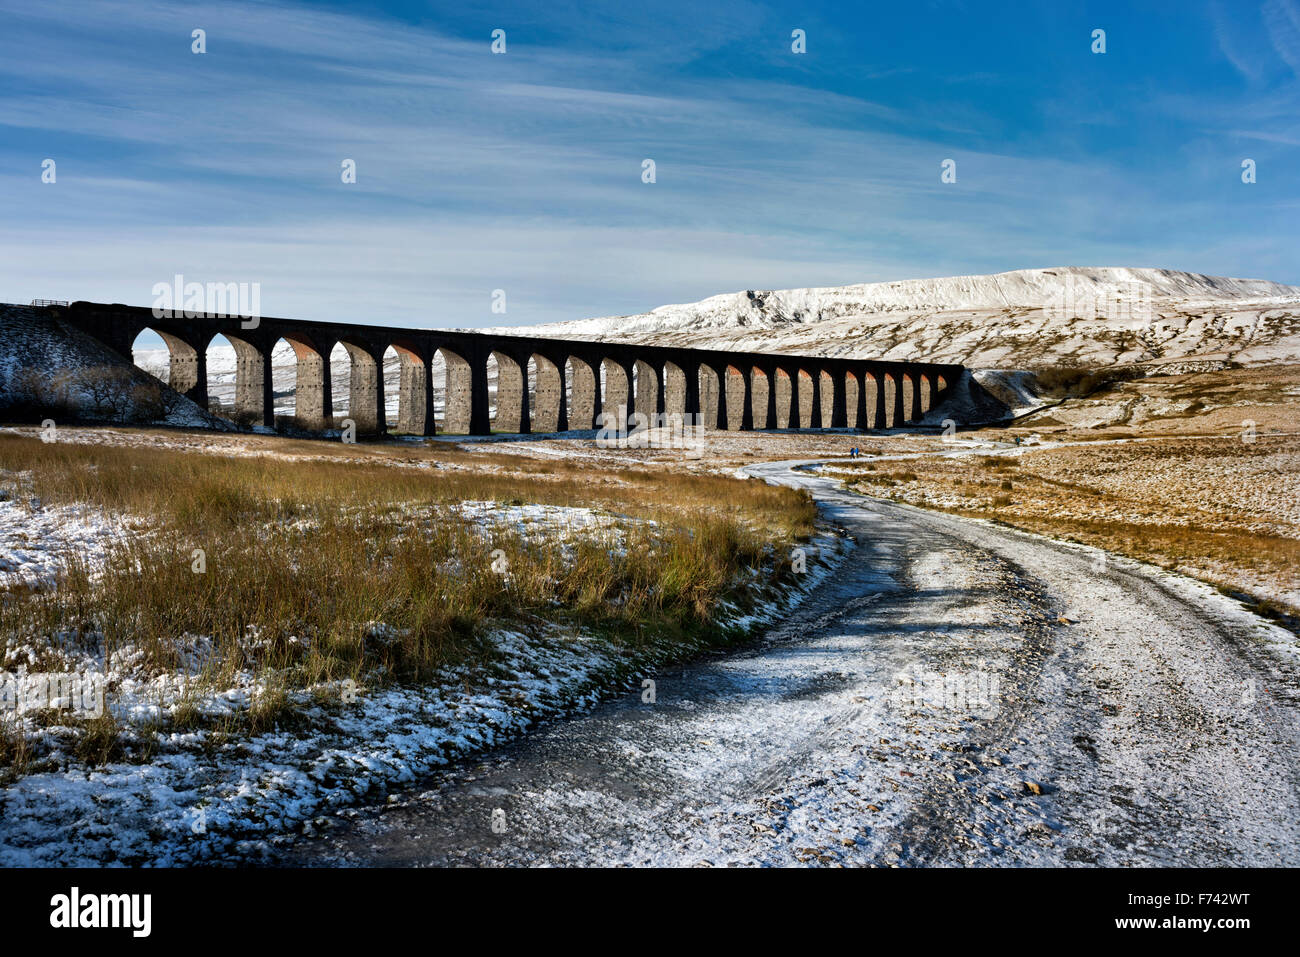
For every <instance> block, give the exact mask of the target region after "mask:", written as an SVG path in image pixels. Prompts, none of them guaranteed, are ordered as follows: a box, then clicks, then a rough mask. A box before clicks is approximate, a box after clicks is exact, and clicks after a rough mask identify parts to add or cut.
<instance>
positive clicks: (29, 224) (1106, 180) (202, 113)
mask: <svg viewBox="0 0 1300 957" xmlns="http://www.w3.org/2000/svg"><path fill="white" fill-rule="evenodd" d="M1122 9H1123V8H1122V7H1117V8H1116V10H1122ZM1235 9H1236V5H1235V4H1234V5H1232V7H1231V8H1228V7H1227V6H1226V5H1225V6H1219V5H1214V4H1209V5H1207V6H1206V7H1204V8H1203V9H1201V10H1200V11H1199V15H1198V16H1195V17H1193V18H1192V25H1191V26H1189V27H1187V28H1186V29H1185V34H1180V35H1179V36H1177V37H1176V38H1175V39H1174V40H1172V41H1169V43H1170V44H1172V45H1171V46H1170V49H1169V50H1168V51H1166V52H1167V53H1168V54H1169V55H1170V57H1171V62H1170V63H1166V64H1162V63H1160V62H1155V63H1151V62H1148V61H1149V60H1151V59H1153V58H1152V57H1146V58H1144V59H1141V60H1138V59H1136V58H1135V55H1133V54H1126V53H1125V52H1123V51H1124V49H1125V48H1126V47H1130V46H1132V39H1131V37H1132V36H1138V35H1142V32H1143V31H1144V30H1149V29H1150V24H1149V23H1145V22H1140V21H1138V20H1136V19H1135V20H1133V22H1131V23H1128V22H1126V20H1125V16H1126V15H1125V14H1122V13H1112V14H1111V15H1110V16H1109V17H1107V18H1106V23H1107V25H1108V27H1109V34H1110V37H1111V38H1112V43H1113V44H1115V46H1116V49H1117V53H1116V55H1115V56H1114V58H1113V59H1112V60H1110V61H1107V60H1105V58H1101V57H1098V58H1095V59H1090V56H1091V55H1090V54H1089V53H1088V50H1087V46H1088V37H1089V35H1090V25H1089V24H1088V23H1087V22H1085V21H1073V20H1065V19H1062V15H1061V14H1059V13H1056V12H1054V11H1052V10H1051V9H1050V5H1045V6H1044V7H1043V9H1042V10H1040V11H1038V12H1037V16H1035V17H1024V18H1020V19H1017V20H1016V21H1014V22H1011V21H1010V20H1009V21H1008V23H1009V26H1008V27H1007V29H1019V30H1024V31H1026V36H1025V37H1024V38H1023V39H1019V40H1018V38H1016V37H1009V38H1004V39H1003V40H1002V41H1000V42H1003V43H1005V44H1006V46H1007V48H1008V49H1013V48H1015V47H1017V45H1019V46H1024V47H1026V48H1027V49H1028V48H1029V45H1030V44H1031V42H1033V43H1036V44H1037V47H1036V48H1033V49H1029V51H1028V52H1027V53H1026V55H1025V58H1024V59H1023V61H1020V62H1016V61H1014V60H1010V61H1008V62H1006V63H1005V64H1004V70H1003V72H999V69H998V67H999V63H997V62H992V63H984V62H982V61H980V59H979V53H978V50H975V51H973V52H972V51H966V50H965V48H964V47H961V46H960V44H959V43H958V39H959V37H960V36H961V35H962V34H963V32H964V31H969V30H971V29H973V25H972V22H970V20H969V18H972V17H978V16H979V13H978V11H972V10H965V9H964V8H960V7H949V6H945V7H944V8H943V10H942V11H941V13H940V14H935V15H932V16H929V17H928V18H926V17H925V12H924V11H922V12H921V13H920V14H908V13H907V12H906V11H902V12H900V11H894V12H891V13H887V14H882V15H880V16H881V17H891V16H892V17H897V18H905V17H907V16H909V15H911V16H915V17H917V18H918V19H917V20H916V21H915V23H917V24H920V23H924V24H926V25H927V28H928V29H930V30H932V31H935V36H936V37H938V39H939V42H938V44H937V45H938V46H939V47H940V48H942V49H943V50H944V51H945V57H946V59H936V60H934V61H933V62H924V61H920V60H918V59H917V56H919V54H916V55H913V54H912V53H911V52H910V50H911V48H908V50H909V53H908V56H909V59H908V60H907V61H906V62H904V61H902V60H900V61H898V62H893V61H891V60H890V55H891V54H890V49H889V45H888V44H882V43H880V42H879V34H880V33H881V21H880V20H879V19H878V20H875V21H872V22H870V23H869V24H868V23H865V22H864V23H862V24H855V23H852V22H849V23H840V22H836V23H835V24H833V25H831V24H830V22H829V21H830V16H831V15H830V14H826V13H823V14H821V15H820V17H819V16H817V15H816V14H809V13H808V12H807V11H804V10H802V9H801V8H790V9H786V8H784V7H782V6H780V5H759V4H748V3H747V4H743V5H742V4H727V5H723V6H722V7H721V8H720V9H719V10H718V11H713V12H710V11H704V10H700V9H698V8H697V7H696V6H687V5H681V6H677V5H673V4H669V5H667V6H665V7H663V8H660V9H659V10H658V13H657V15H656V17H649V15H648V14H645V13H644V12H643V13H642V14H638V15H636V16H634V17H632V16H624V15H621V14H619V13H618V12H617V11H618V8H616V7H613V6H611V7H609V8H604V9H597V10H596V11H594V12H593V11H592V10H591V9H590V8H581V9H580V8H579V7H577V6H565V5H556V4H552V5H541V4H539V5H535V6H530V7H528V9H527V10H526V11H525V12H523V13H515V14H510V15H507V14H505V13H503V12H501V11H492V10H491V9H490V8H483V10H481V11H480V10H478V9H477V8H474V9H468V10H463V11H460V12H459V13H458V14H456V15H455V16H449V17H447V18H444V19H443V20H435V18H434V17H433V16H432V15H431V14H430V13H429V12H428V11H427V10H417V9H416V8H414V7H413V8H411V9H410V10H407V9H405V8H402V7H400V6H399V7H396V8H394V9H392V10H389V11H388V12H387V13H385V14H380V13H367V14H361V13H355V12H348V11H347V9H346V8H342V7H340V8H336V9H325V8H321V7H311V8H307V7H304V6H297V5H291V4H278V3H277V4H244V3H223V4H220V5H211V6H204V5H198V6H195V5H188V4H187V5H178V4H163V3H135V2H132V3H113V2H108V3H77V2H70V3H61V4H58V5H47V6H37V7H34V8H33V7H28V6H20V5H17V4H14V5H12V6H11V7H4V6H0V17H2V18H3V21H4V26H5V29H4V30H3V31H0V84H3V92H0V134H3V136H2V138H0V161H2V164H3V165H2V166H0V197H3V199H4V203H5V208H6V210H7V211H9V213H10V215H7V216H6V217H5V220H4V221H3V222H2V223H0V261H3V262H4V263H5V266H4V269H3V275H4V277H5V284H4V285H5V289H4V292H3V298H5V299H13V300H22V299H27V298H36V297H48V298H64V299H67V298H90V299H110V300H114V301H128V302H137V303H146V302H148V301H149V298H150V292H149V291H150V289H151V288H152V286H153V284H154V283H156V282H160V281H166V280H169V279H170V278H171V276H172V275H173V274H174V273H176V272H182V273H184V274H186V275H187V277H189V278H194V279H200V280H203V279H212V280H222V281H230V280H237V281H256V282H260V283H261V285H262V302H263V309H264V310H265V311H266V312H268V313H270V314H280V315H296V316H304V317H312V318H319V319H348V320H357V319H366V318H370V317H372V316H373V318H375V319H379V318H383V319H384V321H389V322H397V323H401V324H414V325H448V326H461V327H473V326H484V325H500V324H501V321H502V318H503V317H501V316H499V315H494V314H492V313H491V312H490V308H489V306H490V301H491V292H492V290H493V289H497V288H504V289H506V290H507V293H508V297H509V300H508V301H509V313H508V314H507V316H506V317H505V318H506V319H507V321H509V322H511V323H533V322H554V321H559V320H563V319H569V318H582V317H587V316H592V315H608V314H619V313H632V312H639V311H643V310H645V309H649V308H652V307H654V306H656V305H660V304H662V303H665V302H681V301H689V300H691V299H695V298H702V297H704V296H707V295H712V294H715V293H719V292H726V291H731V290H735V289H743V288H780V287H789V286H801V285H833V284H838V283H849V282H861V281H868V280H878V279H892V278H907V277H910V276H933V275H942V274H945V273H953V272H984V271H996V270H999V269H1012V268H1021V267H1029V266H1048V265H1061V264H1083V265H1087V264H1104V265H1160V266H1170V267H1173V268H1185V269H1192V270H1196V271H1204V272H1213V273H1221V274H1238V275H1241V274H1244V275H1251V276H1255V275H1262V276H1264V277H1266V278H1275V279H1279V280H1281V281H1292V282H1296V281H1300V269H1297V264H1296V262H1295V261H1294V258H1293V256H1294V254H1293V253H1292V252H1290V250H1292V249H1294V248H1295V247H1296V243H1295V239H1296V238H1297V237H1296V229H1295V227H1294V225H1293V224H1291V223H1290V222H1289V220H1288V217H1287V216H1286V215H1284V214H1283V211H1285V212H1286V213H1287V214H1289V213H1290V212H1291V211H1293V209H1294V205H1295V203H1296V201H1297V196H1298V195H1300V193H1298V192H1297V191H1296V190H1295V188H1294V187H1291V186H1290V185H1289V184H1286V183H1285V182H1284V181H1283V180H1282V178H1281V177H1280V176H1271V175H1270V174H1271V172H1272V171H1273V170H1275V169H1277V168H1278V166H1279V165H1280V164H1282V163H1284V162H1286V161H1287V157H1288V153H1289V155H1290V159H1291V163H1292V165H1294V162H1293V161H1294V146H1295V138H1296V136H1297V131H1296V128H1295V123H1294V120H1293V119H1292V118H1290V117H1293V116H1294V115H1295V114H1294V113H1291V114H1290V117H1289V116H1288V105H1289V104H1292V103H1294V96H1295V90H1294V81H1295V76H1294V74H1293V72H1292V70H1293V69H1294V64H1291V63H1290V57H1291V55H1292V54H1293V53H1295V52H1296V50H1297V47H1296V45H1295V43H1294V40H1295V37H1296V36H1297V35H1300V34H1296V33H1294V32H1293V30H1294V27H1295V25H1296V23H1297V22H1300V21H1296V19H1295V11H1296V7H1295V4H1294V2H1293V0H1267V2H1266V3H1265V4H1264V5H1263V6H1261V7H1260V8H1259V9H1258V10H1257V11H1255V13H1256V14H1257V15H1254V16H1253V18H1239V17H1237V16H1236V15H1235ZM511 17H512V18H511ZM963 18H966V19H963ZM503 22H508V23H509V24H510V26H511V30H510V36H511V37H512V40H511V42H510V47H509V53H508V54H507V55H505V56H493V55H492V54H491V53H490V52H489V51H488V42H489V41H488V37H487V34H488V32H489V31H490V29H491V26H493V25H496V24H498V23H503ZM791 22H798V23H804V24H809V25H810V37H811V38H812V39H811V40H810V54H809V55H808V56H807V57H806V58H798V57H794V56H793V55H792V54H790V53H788V44H789V41H788V36H789V29H788V26H789V24H790V23H791ZM908 25H909V23H908V22H904V21H902V20H900V22H899V29H904V28H906V27H907V26H908ZM195 26H202V27H203V28H204V29H205V30H206V31H207V43H208V53H207V54H205V55H203V56H196V55H193V54H191V53H190V51H189V43H190V39H189V38H190V31H191V30H192V29H193V28H194V27H195ZM986 26H987V25H980V27H981V29H983V28H985V27H986ZM1126 30H1128V31H1130V32H1129V33H1126ZM819 31H820V32H819ZM855 31H860V33H855ZM1077 37H1082V41H1081V42H1076V39H1075V38H1077ZM593 38H594V39H593ZM1053 44H1056V45H1059V48H1060V49H1059V51H1058V50H1057V49H1056V47H1055V46H1052V45H1053ZM1045 45H1046V48H1044V46H1045ZM954 50H958V51H961V57H966V58H967V59H961V58H957V59H954V56H955V54H953V52H952V51H954ZM813 51H818V52H817V55H813ZM864 51H865V52H864ZM999 52H1000V51H999ZM1063 56H1068V57H1077V62H1075V63H1073V65H1070V66H1069V69H1068V70H1066V71H1063V73H1068V74H1069V78H1068V79H1067V78H1063V79H1061V80H1060V81H1059V82H1057V81H1053V80H1052V79H1051V78H1050V77H1048V78H1040V75H1039V73H1038V67H1039V64H1040V63H1041V62H1043V61H1044V60H1051V59H1053V58H1055V59H1060V58H1061V57H1063ZM1107 56H1111V54H1110V53H1108V54H1107ZM1125 56H1130V57H1131V58H1130V59H1128V60H1126V59H1124V58H1125ZM1179 57H1181V58H1183V59H1184V60H1185V59H1186V58H1187V57H1201V58H1203V59H1204V61H1205V64H1206V67H1205V70H1203V71H1201V72H1202V74H1205V75H1202V76H1195V77H1188V76H1187V71H1186V70H1185V69H1182V68H1180V69H1181V72H1179V71H1176V70H1174V69H1173V68H1172V67H1173V64H1172V60H1173V59H1177V58H1179ZM1004 59H1005V58H1004ZM1110 64H1114V66H1110ZM1184 66H1185V64H1184ZM976 67H978V69H976ZM1216 69H1221V70H1222V73H1221V74H1218V73H1215V72H1214V71H1215V70H1216ZM1085 71H1091V73H1085ZM1079 75H1088V76H1093V77H1095V79H1094V80H1093V81H1090V82H1092V83H1093V84H1094V85H1093V86H1091V87H1087V88H1083V89H1081V88H1080V87H1079V85H1078V82H1079V81H1078V76H1079ZM1214 83H1218V84H1222V89H1221V90H1219V91H1218V92H1216V90H1215V88H1214V87H1213V86H1212V85H1210V84H1214ZM1234 83H1235V84H1243V83H1244V84H1245V85H1246V86H1248V87H1249V88H1250V90H1251V93H1250V96H1249V97H1247V98H1246V100H1245V101H1244V102H1243V101H1242V97H1241V95H1240V90H1233V89H1231V88H1230V85H1231V84H1234ZM1099 104H1100V105H1099ZM1248 142H1253V143H1255V144H1256V147H1255V148H1257V149H1258V150H1259V152H1260V155H1259V156H1257V157H1254V158H1256V159H1257V160H1258V162H1259V164H1260V183H1259V184H1257V185H1256V186H1254V187H1250V189H1253V190H1254V192H1253V193H1243V192H1241V190H1243V189H1247V187H1244V186H1243V185H1242V184H1240V183H1239V181H1238V180H1237V169H1236V167H1237V165H1238V163H1239V160H1240V156H1239V155H1238V154H1239V153H1240V149H1241V144H1243V143H1248ZM44 157H53V158H56V159H57V162H58V181H57V183H56V184H54V185H49V184H43V183H41V182H40V161H41V159H43V158H44ZM345 158H350V159H354V160H355V161H356V164H357V171H358V178H357V183H356V184H355V185H344V184H342V183H341V181H340V178H339V172H340V163H341V161H342V160H343V159H345ZM644 158H653V159H654V161H655V163H656V164H657V182H656V183H654V184H645V183H642V181H641V163H642V160H643V159H644ZM947 158H952V159H955V160H956V161H957V165H958V171H959V173H958V182H957V183H956V184H941V183H940V181H939V164H940V162H941V161H942V160H944V159H947ZM33 224H39V225H38V228H33ZM377 312H382V317H381V316H380V315H377V314H376V313H377Z"/></svg>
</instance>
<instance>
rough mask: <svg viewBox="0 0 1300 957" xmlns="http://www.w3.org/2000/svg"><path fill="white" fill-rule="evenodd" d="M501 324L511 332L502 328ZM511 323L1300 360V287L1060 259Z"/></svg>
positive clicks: (767, 347)
mask: <svg viewBox="0 0 1300 957" xmlns="http://www.w3.org/2000/svg"><path fill="white" fill-rule="evenodd" d="M503 331H505V330H503ZM509 331H512V332H515V333H521V332H522V333H524V334H528V335H533V334H536V335H547V336H561V337H570V338H580V339H611V340H613V339H622V340H634V341H639V342H655V343H659V344H664V345H696V346H703V347H710V348H736V349H747V350H759V351H770V352H806V353H811V354H820V355H829V356H854V357H860V358H886V359H931V360H934V361H939V362H961V363H965V364H967V365H970V366H973V367H976V368H993V367H1002V368H1007V367H1024V366H1029V365H1056V364H1067V365H1110V364H1113V363H1123V362H1160V361H1168V360H1171V359H1182V358H1186V357H1193V356H1194V357H1198V358H1200V357H1205V358H1218V359H1232V360H1235V361H1238V362H1242V363H1246V364H1253V363H1267V362H1279V361H1300V286H1287V285H1283V284H1281V283H1276V282H1269V281H1266V280H1259V279H1229V278H1222V277H1214V276H1202V275H1197V274H1193V273H1185V272H1177V271H1174V270H1169V269H1128V268H1111V267H1062V268H1057V269H1022V270H1017V271H1015V272H1006V273H998V274H996V275H989V276H953V277H949V278H943V279H909V280H903V281H899V282H885V283H864V284H859V285H853V286H836V287H827V288H818V289H785V290H776V291H769V290H748V291H745V292H738V293H728V294H726V295H720V296H712V297H710V298H708V299H704V300H702V301H700V302H696V303H688V304H682V305H669V306H661V307H659V308H658V309H654V310H651V311H650V312H648V313H644V314H642V315H636V316H609V317H605V318H599V319H584V320H579V321H575V322H563V323H554V324H550V325H545V326H528V327H522V328H515V329H511V330H509Z"/></svg>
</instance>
